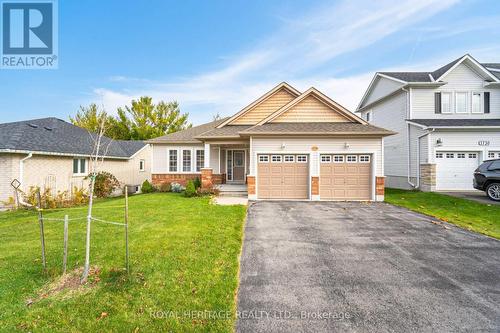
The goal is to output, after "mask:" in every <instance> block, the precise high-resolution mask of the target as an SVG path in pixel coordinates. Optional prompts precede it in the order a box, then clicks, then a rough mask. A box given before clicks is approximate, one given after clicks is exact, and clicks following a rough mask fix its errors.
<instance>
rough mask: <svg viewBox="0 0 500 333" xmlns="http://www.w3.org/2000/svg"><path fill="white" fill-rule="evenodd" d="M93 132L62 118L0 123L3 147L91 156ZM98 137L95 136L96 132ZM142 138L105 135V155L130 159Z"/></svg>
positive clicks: (1, 146) (1, 145)
mask: <svg viewBox="0 0 500 333" xmlns="http://www.w3.org/2000/svg"><path fill="white" fill-rule="evenodd" d="M92 135H94V134H89V132H88V131H87V130H85V129H83V128H81V127H78V126H75V125H73V124H70V123H68V122H66V121H64V120H61V119H58V118H53V117H51V118H41V119H32V120H26V121H18V122H13V123H3V124H0V150H2V149H5V150H21V151H36V152H46V153H59V154H74V155H91V154H92V149H93V147H94V143H93V139H92ZM94 137H95V135H94ZM144 146H145V143H144V142H142V141H125V140H112V139H110V138H107V137H103V138H102V148H101V150H100V153H101V154H106V156H107V157H117V158H129V157H131V156H132V155H134V154H135V153H136V152H137V151H139V150H140V149H141V148H142V147H144Z"/></svg>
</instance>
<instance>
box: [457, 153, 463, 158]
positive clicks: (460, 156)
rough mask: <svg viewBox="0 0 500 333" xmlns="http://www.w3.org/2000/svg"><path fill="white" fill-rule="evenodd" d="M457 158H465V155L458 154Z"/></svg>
mask: <svg viewBox="0 0 500 333" xmlns="http://www.w3.org/2000/svg"><path fill="white" fill-rule="evenodd" d="M457 158H465V154H462V153H458V154H457Z"/></svg>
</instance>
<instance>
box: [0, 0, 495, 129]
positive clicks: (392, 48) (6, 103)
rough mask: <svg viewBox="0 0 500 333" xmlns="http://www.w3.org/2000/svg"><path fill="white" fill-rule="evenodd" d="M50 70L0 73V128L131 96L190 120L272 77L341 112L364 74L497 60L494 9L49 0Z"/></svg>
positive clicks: (256, 91) (229, 110) (237, 102)
mask: <svg viewBox="0 0 500 333" xmlns="http://www.w3.org/2000/svg"><path fill="white" fill-rule="evenodd" d="M58 19H59V69H57V70H22V71H20V70H0V83H1V84H0V88H1V89H0V122H8V121H16V120H24V119H30V118H41V117H48V116H55V117H59V118H61V119H65V120H68V117H69V115H73V114H75V113H76V111H77V110H78V107H79V105H88V104H89V103H91V102H95V103H98V104H100V105H104V107H105V108H106V110H107V111H108V112H110V113H114V112H116V108H117V107H118V106H123V105H125V104H129V103H130V101H131V100H132V99H134V98H137V97H139V96H143V95H148V96H152V97H153V98H154V99H155V100H160V99H162V100H165V101H170V100H177V101H178V102H179V103H180V106H181V109H182V111H183V112H189V115H190V116H189V119H190V121H191V122H193V123H194V124H199V123H203V122H205V121H209V120H211V119H212V117H213V115H215V114H216V113H219V114H220V115H222V116H226V115H231V114H234V113H236V112H237V111H239V109H241V108H242V107H244V106H245V105H246V104H248V103H250V102H251V101H252V100H253V99H255V98H256V97H258V96H260V95H262V94H263V93H264V92H266V91H267V90H268V89H270V88H272V87H273V86H275V85H276V84H277V83H279V82H281V81H287V82H288V83H290V84H292V85H293V86H295V87H296V88H298V89H299V90H306V89H307V88H309V87H310V86H315V87H316V88H318V89H320V90H321V91H323V92H324V93H326V94H327V95H329V96H330V97H332V98H333V99H334V100H336V101H337V102H339V103H341V104H343V105H344V106H346V107H347V108H349V109H351V110H353V109H354V108H355V106H356V104H357V102H359V99H360V98H361V96H362V95H363V92H364V91H365V89H366V87H367V85H368V83H369V82H370V79H371V77H372V76H373V74H374V72H376V71H382V70H395V71H402V70H424V71H427V70H429V71H430V70H434V69H436V68H438V67H440V66H442V65H444V64H446V63H447V62H450V61H452V60H453V59H455V58H457V57H459V56H461V55H463V54H465V53H470V54H471V55H472V56H473V57H475V58H476V59H477V60H479V61H480V62H500V43H499V42H498V41H499V40H500V1H498V0H491V1H479V0H478V1H473V0H464V1H458V0H418V1H405V0H399V1H392V0H391V1H380V0H377V1H371V0H366V1H332V2H329V1H311V0H307V1H306V0H300V1H284V0H273V1H267V0H257V1H256V0H254V1H243V0H242V1H235V0H231V1H229V0H226V1H214V0H211V1H197V0H188V1H138V0H137V1H88V0H86V1H59V18H58Z"/></svg>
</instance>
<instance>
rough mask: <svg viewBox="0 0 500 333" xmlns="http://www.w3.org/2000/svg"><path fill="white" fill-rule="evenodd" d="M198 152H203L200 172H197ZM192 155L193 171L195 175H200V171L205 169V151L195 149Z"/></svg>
mask: <svg viewBox="0 0 500 333" xmlns="http://www.w3.org/2000/svg"><path fill="white" fill-rule="evenodd" d="M199 151H201V152H203V162H202V163H201V168H200V170H198V152H199ZM194 154H195V155H194V171H195V173H200V172H201V169H203V168H204V167H205V149H195V152H194ZM219 158H220V154H219Z"/></svg>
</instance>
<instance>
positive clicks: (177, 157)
mask: <svg viewBox="0 0 500 333" xmlns="http://www.w3.org/2000/svg"><path fill="white" fill-rule="evenodd" d="M171 151H175V152H176V153H175V154H176V164H175V170H174V171H172V170H170V152H171ZM179 155H180V154H179V149H169V150H168V172H169V173H179Z"/></svg>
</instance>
